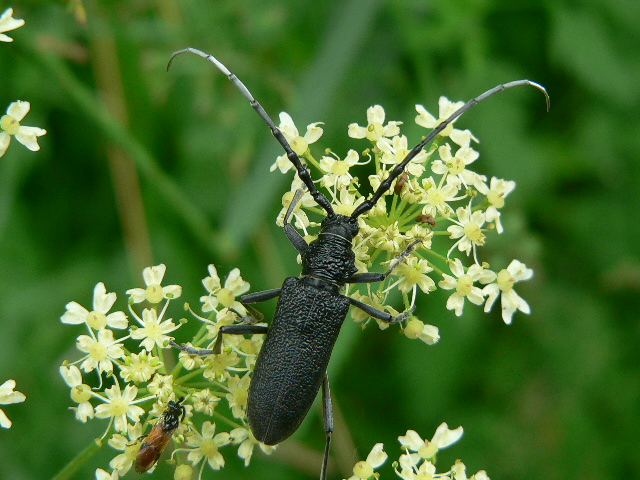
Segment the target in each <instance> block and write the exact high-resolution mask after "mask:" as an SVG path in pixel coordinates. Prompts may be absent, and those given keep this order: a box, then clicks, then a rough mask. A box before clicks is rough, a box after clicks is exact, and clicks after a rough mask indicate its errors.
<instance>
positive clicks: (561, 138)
mask: <svg viewBox="0 0 640 480" xmlns="http://www.w3.org/2000/svg"><path fill="white" fill-rule="evenodd" d="M80 2H81V0H78V1H71V2H61V1H56V2H52V1H15V2H13V3H8V4H7V3H4V4H3V5H2V6H0V10H4V9H5V8H7V7H9V6H12V7H14V9H15V14H14V15H15V17H16V18H23V19H25V20H26V22H27V23H26V26H24V27H22V28H20V29H18V30H16V31H14V32H10V33H9V34H10V35H11V36H12V37H13V38H14V39H15V41H14V42H13V43H12V44H6V43H5V44H0V108H2V109H4V108H6V106H8V105H9V103H11V102H12V101H15V100H17V99H21V100H28V101H30V102H31V105H32V107H31V112H30V113H29V114H28V116H27V117H26V119H25V121H24V122H23V124H25V125H34V126H39V127H43V128H46V129H47V130H48V132H49V133H48V134H47V135H46V136H44V137H42V138H41V139H40V145H41V146H42V150H41V151H40V152H37V153H32V152H29V151H28V150H27V149H25V148H24V147H22V146H21V145H19V144H18V143H17V142H15V140H14V141H13V142H12V145H11V146H10V148H9V150H8V152H7V154H6V155H5V156H4V157H3V158H2V159H0V292H2V298H1V301H0V332H1V338H2V343H1V348H0V383H1V382H3V381H5V380H7V379H9V378H13V379H15V380H16V381H17V389H18V390H19V391H22V392H24V393H25V394H26V395H27V401H26V403H23V404H18V405H10V406H6V407H4V410H5V412H6V413H7V414H8V416H9V417H10V418H11V419H12V420H13V422H14V425H13V427H12V428H11V429H10V430H2V431H0V465H2V468H1V471H2V473H0V477H1V478H6V479H11V480H15V479H43V478H50V477H51V476H53V474H55V472H57V471H58V470H59V469H60V468H62V466H63V465H65V463H66V462H67V461H69V460H70V459H71V458H73V457H74V456H75V455H76V454H77V453H78V452H79V451H80V450H81V449H82V448H84V447H85V446H86V445H88V444H89V443H90V442H91V440H92V439H93V438H95V437H96V436H99V435H100V434H101V433H102V432H103V429H104V427H105V425H106V423H104V422H102V421H92V422H90V423H89V424H86V425H84V424H81V423H79V422H77V421H76V420H75V419H74V418H73V414H72V413H71V412H70V411H68V410H67V407H68V406H70V405H71V403H72V402H71V400H70V399H69V390H68V387H67V386H66V385H65V384H64V383H63V381H62V380H61V378H60V376H59V374H58V366H59V365H60V363H61V362H62V361H63V360H65V359H69V360H75V359H76V358H78V353H77V351H76V350H75V348H74V342H75V338H76V336H77V335H78V334H80V333H83V332H82V330H81V328H80V327H72V326H66V325H62V324H61V323H60V321H59V318H60V316H61V315H62V313H63V312H64V306H65V304H66V303H67V302H69V301H72V300H76V301H78V302H80V303H82V304H84V305H90V303H91V299H92V292H93V287H94V285H95V284H96V283H97V282H99V281H103V282H105V283H106V286H107V289H108V290H109V291H116V292H118V293H119V303H118V304H117V305H118V307H119V308H120V309H123V308H125V303H124V290H125V289H127V288H131V287H134V286H142V279H141V270H142V268H143V267H145V266H148V265H154V264H158V263H165V264H166V265H167V268H168V271H167V276H166V277H165V278H166V283H179V284H181V285H182V286H183V287H184V289H185V293H184V299H185V300H188V301H191V302H192V303H195V302H197V299H198V298H199V296H200V295H201V294H202V293H203V290H202V286H201V283H200V281H201V278H203V277H204V276H206V274H207V273H206V266H207V265H208V264H209V263H214V264H216V265H217V266H218V270H219V272H220V273H221V276H222V275H226V273H227V272H228V271H229V270H230V269H231V268H233V267H235V266H237V267H239V268H240V269H241V272H242V274H243V277H244V278H245V279H246V280H248V281H249V282H251V285H252V289H253V290H262V289H266V288H275V287H277V286H279V285H280V283H281V282H282V280H283V279H284V278H285V277H286V276H287V275H297V274H298V272H299V267H298V266H297V265H296V263H295V251H294V250H293V248H292V247H291V246H290V245H289V244H288V242H287V240H286V237H285V235H284V234H283V232H282V231H281V230H280V229H278V228H277V227H276V226H275V222H274V220H275V217H276V214H277V212H278V211H279V209H280V207H281V205H280V197H281V195H282V194H283V193H284V192H285V191H286V190H287V188H288V184H289V182H290V177H284V176H281V175H275V174H273V175H269V174H268V168H269V166H270V165H271V164H272V163H273V161H274V158H275V156H276V155H278V154H279V153H280V151H279V148H278V145H277V144H276V142H275V140H274V139H273V138H272V137H271V136H270V134H269V131H268V129H267V128H266V127H265V126H264V125H263V124H262V123H261V121H260V120H259V119H258V118H257V116H256V115H255V113H254V112H253V110H252V109H251V108H250V107H249V105H248V103H247V102H246V101H245V100H244V98H242V97H241V95H240V94H239V93H238V92H237V91H236V90H235V89H234V88H233V86H232V85H231V84H230V83H229V82H228V81H227V79H226V78H224V76H223V75H220V74H219V73H218V72H217V71H215V69H214V68H213V66H211V65H209V64H207V63H206V62H204V61H203V60H202V59H199V58H197V57H181V58H179V59H177V61H176V62H175V63H174V66H173V68H172V70H171V72H169V73H166V71H165V66H166V63H167V60H168V59H169V56H170V54H171V53H172V52H173V51H175V50H177V49H180V48H184V47H186V46H193V47H197V48H200V49H202V50H204V51H207V52H211V53H214V54H216V55H217V56H218V57H219V58H220V59H221V60H222V61H224V62H225V63H226V64H227V65H228V66H229V67H230V68H231V69H232V70H233V71H234V72H235V73H236V74H237V75H238V76H239V77H240V78H241V79H242V80H243V81H244V82H245V83H246V84H247V85H248V86H249V87H250V88H251V90H252V92H253V93H254V95H255V96H256V98H258V99H259V100H260V101H261V102H262V103H263V105H264V107H265V108H266V110H267V111H268V112H270V113H271V114H272V116H273V117H274V118H277V114H278V112H279V111H281V110H286V111H288V112H289V113H291V114H292V116H293V118H294V120H295V121H296V123H297V125H298V126H299V127H300V129H301V130H303V127H304V126H305V125H306V124H307V123H310V122H312V121H324V122H326V125H325V135H324V136H323V138H322V139H321V142H320V143H321V144H322V145H323V147H326V146H331V147H332V148H333V149H334V150H335V151H337V152H339V153H341V154H345V153H346V151H347V149H348V148H350V146H351V145H352V144H351V143H350V142H349V139H348V138H347V136H346V127H347V125H348V124H349V123H351V122H358V123H360V124H361V125H362V124H364V123H365V110H366V108H367V107H369V106H370V105H373V104H381V105H383V106H384V107H385V109H386V111H387V118H388V119H392V120H401V121H404V122H405V124H406V131H405V133H407V134H409V135H411V136H412V140H410V143H414V142H416V141H417V139H419V137H420V135H421V134H422V133H423V131H422V130H421V129H420V128H419V127H417V126H416V125H415V124H413V125H411V124H412V123H413V118H414V116H415V110H414V105H415V103H422V104H424V105H425V106H426V107H427V108H428V109H429V110H430V111H432V112H437V100H438V97H439V96H440V95H446V96H448V97H449V98H451V99H453V100H463V99H464V100H466V99H469V98H472V97H473V96H475V95H477V94H479V93H480V92H482V91H484V90H486V89H488V88H490V87H492V86H494V85H496V84H498V83H503V82H505V81H510V80H515V79H519V78H530V79H532V80H535V81H538V82H540V83H542V84H544V85H545V86H546V87H547V88H548V90H549V93H550V95H551V104H552V108H551V111H550V112H549V113H548V114H547V113H545V111H544V102H543V99H542V97H541V95H540V94H539V93H538V92H536V91H535V90H533V89H526V88H520V89H516V90H510V91H508V92H505V93H502V94H500V95H498V96H496V97H493V98H492V99H491V100H489V101H487V102H485V103H484V104H482V105H480V106H479V107H477V108H475V109H474V110H472V111H471V112H469V113H468V114H467V115H466V116H465V117H464V118H463V120H461V121H459V123H458V125H460V126H461V127H462V128H470V129H471V130H472V131H473V132H474V134H475V135H476V136H477V137H478V138H479V139H480V140H481V142H482V143H481V144H480V146H479V150H480V152H481V157H480V160H479V163H477V164H476V165H479V167H478V168H479V169H480V170H481V172H482V173H484V174H486V175H489V176H491V175H496V176H499V177H503V178H507V179H513V180H515V181H516V182H517V185H518V187H517V189H516V190H515V192H514V193H512V194H511V196H510V197H509V201H508V202H507V208H506V210H505V212H504V215H503V218H504V222H505V228H506V232H505V234H504V235H503V236H502V237H500V238H499V239H497V241H494V242H489V246H488V247H487V248H485V249H483V250H482V251H481V256H482V259H484V260H488V261H490V262H492V263H493V264H495V265H496V266H497V265H504V266H506V265H507V264H508V262H509V261H510V260H511V259H512V258H518V259H520V260H521V261H523V262H524V263H526V264H527V265H528V266H530V267H532V268H534V269H535V272H536V274H535V277H534V279H533V280H532V281H530V282H528V283H527V284H525V285H522V286H521V287H520V288H519V289H518V291H519V293H521V294H522V295H523V296H524V297H525V298H526V299H527V301H528V302H529V304H530V305H531V308H532V310H533V312H532V314H531V315H530V316H526V315H523V314H521V313H517V314H516V315H515V318H514V322H513V325H511V326H506V325H504V324H503V323H502V321H501V320H500V318H499V314H498V313H499V308H494V310H495V311H494V312H493V314H492V315H484V314H481V313H480V312H479V311H478V310H479V309H477V308H469V306H467V307H466V308H465V315H464V316H463V317H462V318H456V317H455V316H454V315H453V313H452V312H450V311H447V310H446V309H445V308H444V304H445V301H446V296H445V295H439V294H433V295H430V296H429V297H426V296H422V297H420V298H419V303H418V305H419V308H418V311H417V314H418V316H419V317H420V318H422V319H423V320H425V321H426V322H428V323H432V324H435V325H437V326H438V327H439V328H440V329H441V334H442V340H441V341H440V343H439V344H437V345H435V346H432V347H429V346H426V345H424V344H422V343H421V342H417V341H413V342H412V341H409V340H407V339H406V338H404V337H403V336H401V335H398V334H397V333H396V332H394V331H386V332H380V331H379V330H378V329H377V328H368V329H366V330H365V331H364V332H361V331H360V328H359V327H358V326H357V325H355V324H353V323H352V322H350V321H348V322H347V323H346V324H345V327H344V328H343V334H342V335H341V337H340V339H339V342H338V346H337V348H336V351H335V354H334V357H333V359H332V363H331V367H330V374H331V380H332V391H333V398H334V404H335V405H336V406H337V409H338V417H339V418H338V420H339V424H338V426H337V432H336V440H335V448H334V450H335V452H336V453H335V456H334V459H335V465H334V470H332V474H331V476H330V478H332V479H333V478H346V477H348V476H349V475H350V474H351V471H350V469H351V467H352V466H353V463H354V461H355V460H358V459H359V458H364V457H365V456H366V455H367V453H368V452H369V450H370V448H371V447H372V446H373V444H374V443H376V442H384V443H385V446H386V449H387V451H388V452H389V453H390V455H391V456H392V457H393V456H396V458H397V455H398V454H399V450H398V448H397V436H398V435H402V434H404V433H405V432H406V430H407V429H409V428H411V429H415V430H417V431H418V432H419V433H420V434H421V435H422V436H423V437H431V435H432V434H433V432H434V430H435V428H436V427H437V426H438V425H439V424H440V423H441V422H442V421H446V422H448V423H449V425H450V426H452V427H456V426H458V425H463V426H464V428H465V435H464V437H463V439H462V441H461V442H460V443H459V444H457V445H456V446H455V447H452V448H450V449H449V450H446V451H444V452H442V453H441V457H440V462H439V465H441V466H442V467H445V468H446V467H447V465H451V464H452V463H453V461H454V460H455V459H456V458H460V459H462V460H463V461H464V462H465V463H466V464H467V466H468V472H469V474H471V473H473V472H475V471H477V470H479V469H486V470H487V472H488V474H489V475H490V477H491V478H493V479H507V478H508V479H530V478H546V479H561V478H594V479H595V478H597V479H608V478H612V479H613V478H621V477H625V478H630V477H631V478H633V477H635V478H638V477H637V475H638V472H639V471H640V455H638V452H639V451H640V449H639V448H638V447H640V442H639V441H638V427H639V426H640V408H639V405H640V355H638V344H639V340H640V328H639V326H640V323H639V322H638V318H639V315H638V311H639V308H640V302H639V298H640V296H639V290H640V259H639V255H638V253H639V252H638V238H640V228H639V227H638V225H639V221H638V219H637V218H635V215H636V214H637V212H638V207H639V206H640V202H638V198H639V195H640V161H639V158H640V133H639V132H640V119H639V116H638V111H640V86H639V83H640V82H639V81H638V80H639V79H640V49H639V47H638V46H639V45H640V2H638V1H637V0H618V1H616V2H611V1H609V0H600V1H597V0H592V1H587V0H558V1H546V2H541V1H526V0H525V1H523V2H512V1H506V0H503V1H498V0H495V1H491V0H466V1H457V2H456V1H447V0H436V1H428V0H388V1H382V0H378V1H375V0H370V1H364V0H342V1H334V0H330V1H325V2H318V1H307V0H305V1H297V2H295V1H292V2H278V1H274V0H262V1H248V0H234V1H214V2H201V1H195V0H183V1H175V0H158V1H151V0H137V1H118V0H108V1H107V0H104V1H92V0H86V1H85V2H84V3H80ZM81 8H86V23H83V22H82V21H81V18H79V17H81V15H80V14H81ZM361 146H362V143H358V147H361ZM601 233H602V235H600V234H601ZM264 311H265V313H267V314H270V313H272V311H273V305H271V304H265V306H264ZM180 315H181V313H180V312H179V309H178V310H177V311H176V313H175V314H174V316H175V317H179V316H180ZM323 442H324V435H323V433H322V426H321V416H320V415H319V411H318V410H317V409H316V410H314V411H313V413H312V414H311V415H309V417H308V418H307V420H306V421H305V423H304V424H303V427H302V428H301V429H300V431H299V432H298V433H296V435H295V436H294V437H292V438H291V439H290V440H288V441H287V442H285V443H284V444H283V445H282V448H281V449H279V452H278V453H277V454H276V455H275V456H274V457H266V456H264V455H261V454H259V453H256V455H255V457H256V458H255V459H254V461H252V464H251V465H250V467H249V468H247V469H245V468H244V466H243V465H242V464H241V462H240V461H239V460H238V459H237V458H236V457H235V453H234V450H232V449H231V448H227V449H225V450H223V453H224V452H225V451H226V452H227V453H226V459H227V462H228V467H227V468H226V470H224V471H222V472H211V471H209V470H207V472H206V473H205V477H204V478H212V479H214V478H220V479H222V478H225V479H231V478H254V479H261V478H282V479H285V478H297V479H302V478H305V479H306V478H309V479H312V478H317V475H318V472H319V462H320V452H321V450H322V448H323ZM307 452H311V453H307ZM114 454H115V452H114V451H113V450H111V449H110V448H105V449H104V451H103V452H100V454H98V455H97V456H96V457H95V458H93V459H92V460H90V461H89V463H88V464H87V465H86V467H85V468H84V469H83V470H81V471H80V472H78V473H77V475H76V478H79V479H80V478H84V479H87V478H93V477H94V474H93V471H94V469H95V468H97V467H102V468H107V464H108V461H109V459H110V458H112V457H113V456H114ZM389 463H390V462H389ZM381 471H382V475H383V477H382V478H395V474H394V473H393V472H392V470H391V466H390V464H387V465H386V466H385V467H383V468H382V470H381ZM169 472H170V471H169V470H167V469H165V468H164V467H163V466H161V467H160V468H159V469H158V470H157V471H156V473H155V474H154V475H153V478H171V477H170V475H171V474H170V473H169ZM129 476H131V477H135V474H133V473H131V474H129Z"/></svg>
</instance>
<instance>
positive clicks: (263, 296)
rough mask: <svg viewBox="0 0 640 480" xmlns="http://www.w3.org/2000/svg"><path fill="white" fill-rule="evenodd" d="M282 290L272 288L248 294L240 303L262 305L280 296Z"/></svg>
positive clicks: (241, 298)
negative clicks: (261, 303)
mask: <svg viewBox="0 0 640 480" xmlns="http://www.w3.org/2000/svg"><path fill="white" fill-rule="evenodd" d="M281 290H282V289H281V288H272V289H271V290H263V291H261V292H253V293H247V294H246V295H243V296H241V297H240V303H260V302H264V301H267V300H271V299H272V298H276V297H279V296H280V291H281Z"/></svg>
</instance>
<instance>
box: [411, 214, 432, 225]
mask: <svg viewBox="0 0 640 480" xmlns="http://www.w3.org/2000/svg"><path fill="white" fill-rule="evenodd" d="M416 222H418V223H428V224H429V225H431V226H432V227H435V226H436V219H435V218H433V217H432V216H431V215H418V216H417V217H416Z"/></svg>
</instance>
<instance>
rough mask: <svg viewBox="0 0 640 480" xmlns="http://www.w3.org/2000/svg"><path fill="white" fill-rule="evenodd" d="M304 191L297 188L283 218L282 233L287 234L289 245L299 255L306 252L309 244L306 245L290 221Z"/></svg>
mask: <svg viewBox="0 0 640 480" xmlns="http://www.w3.org/2000/svg"><path fill="white" fill-rule="evenodd" d="M304 191H305V189H304V188H299V189H298V190H296V193H295V195H294V197H293V200H291V203H290V204H289V208H287V213H286V214H285V216H284V233H286V234H287V238H289V241H290V242H291V244H292V245H293V246H294V247H296V250H298V252H299V253H300V255H302V254H303V253H304V252H305V251H306V250H307V247H309V244H307V241H306V240H305V239H304V237H303V236H302V235H300V233H299V232H298V231H297V230H296V229H295V228H294V227H293V225H291V223H290V221H291V216H292V215H293V211H294V210H295V208H296V205H297V204H298V203H299V202H300V199H301V198H302V195H304Z"/></svg>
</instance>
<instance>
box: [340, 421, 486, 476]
mask: <svg viewBox="0 0 640 480" xmlns="http://www.w3.org/2000/svg"><path fill="white" fill-rule="evenodd" d="M462 433H463V430H462V427H458V428H456V429H454V430H451V429H449V426H448V425H447V424H446V423H442V424H441V425H440V426H439V427H438V428H437V430H436V432H435V434H434V435H433V437H432V438H431V440H424V439H422V438H421V437H420V435H418V433H417V432H415V431H414V430H407V433H406V434H405V435H401V436H400V437H398V441H399V442H400V445H401V447H402V449H403V450H404V453H403V454H402V455H400V457H399V459H398V460H397V461H394V462H393V468H394V470H395V472H396V475H397V476H398V477H400V478H401V479H402V480H427V479H429V480H433V479H441V480H489V477H488V476H487V473H486V472H485V471H484V470H480V471H479V472H477V473H476V474H474V475H472V476H471V477H467V474H466V467H465V465H464V463H462V462H461V461H460V460H457V461H456V463H455V464H454V465H453V466H452V467H451V468H450V469H449V470H448V471H446V472H438V471H437V469H436V461H437V453H438V451H440V450H442V449H444V448H447V447H449V446H451V445H453V444H454V443H456V442H457V441H458V440H460V437H462ZM388 458H389V456H388V455H387V453H386V452H385V451H384V445H383V444H382V443H376V444H375V445H374V446H373V448H372V449H371V452H370V453H369V455H367V459H366V460H362V461H360V462H358V463H356V465H355V466H354V467H353V475H352V476H351V477H349V478H348V479H346V480H370V479H377V478H379V476H380V474H379V473H378V472H376V469H378V468H380V467H381V466H382V465H383V464H384V463H385V462H386V461H387V459H388Z"/></svg>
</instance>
